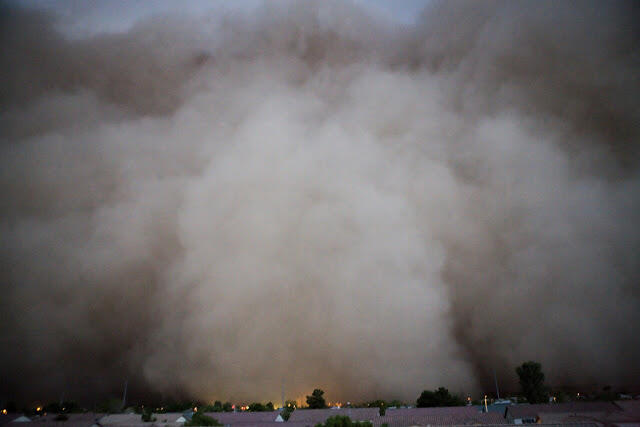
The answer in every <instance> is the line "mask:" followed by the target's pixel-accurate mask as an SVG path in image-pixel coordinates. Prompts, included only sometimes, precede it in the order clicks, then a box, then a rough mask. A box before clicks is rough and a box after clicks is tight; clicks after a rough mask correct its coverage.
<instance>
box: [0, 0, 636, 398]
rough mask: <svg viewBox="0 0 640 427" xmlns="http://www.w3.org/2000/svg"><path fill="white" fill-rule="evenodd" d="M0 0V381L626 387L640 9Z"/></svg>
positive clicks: (74, 388)
mask: <svg viewBox="0 0 640 427" xmlns="http://www.w3.org/2000/svg"><path fill="white" fill-rule="evenodd" d="M1 13H2V17H1V20H2V22H0V43H1V53H0V82H1V83H0V84H1V92H0V111H1V112H0V150H1V152H0V194H1V195H2V203H1V204H0V236H1V237H0V238H1V244H0V280H1V283H2V297H1V298H0V313H1V316H2V322H0V342H2V351H1V352H0V358H1V360H0V362H1V363H0V366H1V368H0V369H1V375H2V377H1V378H2V384H3V390H0V393H1V394H3V395H4V396H22V397H32V398H41V399H43V398H44V397H45V396H54V398H55V397H57V396H59V395H60V393H62V392H65V393H66V395H67V396H84V397H91V396H100V395H104V394H106V393H108V392H110V391H112V390H114V389H119V388H120V387H121V386H122V384H123V383H124V381H125V379H127V378H128V379H129V382H130V387H132V389H137V390H138V391H141V390H142V392H155V393H162V394H163V395H164V396H175V395H185V394H186V395H189V396H193V397H196V398H201V399H206V400H209V399H216V398H218V399H247V400H254V399H255V400H257V399H261V400H268V399H271V400H274V401H278V400H279V396H280V389H281V384H282V383H283V381H284V383H285V389H286V393H287V397H293V398H295V397H298V396H302V395H304V394H305V393H309V391H310V390H311V389H313V388H314V387H320V388H323V389H324V390H326V392H327V396H328V397H329V400H333V399H341V398H346V399H351V400H352V401H354V400H355V401H357V400H364V399H366V398H373V397H384V398H392V397H398V398H405V399H415V397H416V396H417V395H418V394H419V392H420V391H421V390H423V389H425V388H435V387H437V386H441V385H442V386H446V387H448V388H449V389H451V390H452V391H455V392H458V391H465V392H479V391H482V390H487V391H488V390H490V387H492V385H493V370H494V369H495V371H496V373H497V377H498V378H499V380H500V381H501V383H502V384H503V386H504V387H506V388H509V387H511V388H512V389H513V388H514V387H515V384H516V379H515V375H514V370H513V369H514V367H515V366H516V365H518V364H520V363H522V362H523V361H525V360H530V359H533V360H537V361H540V362H541V363H542V365H543V368H544V371H545V372H546V374H547V378H548V380H549V382H550V383H551V384H563V385H571V384H585V383H593V382H598V383H610V384H634V383H635V384H637V383H638V382H639V380H640V364H638V360H640V346H639V345H638V339H637V331H635V332H634V326H635V325H637V324H638V323H639V322H640V301H639V293H640V291H639V288H638V283H640V262H639V259H638V254H639V253H640V227H639V226H638V224H640V193H639V191H638V190H639V184H640V181H639V177H640V175H639V171H640V157H639V154H640V150H639V144H638V142H639V141H640V106H639V100H640V89H639V88H640V84H639V80H638V79H639V77H638V76H639V74H640V73H639V71H640V53H639V52H640V50H639V46H640V42H639V39H640V37H639V34H640V33H639V28H638V23H639V22H640V19H639V18H640V16H639V13H638V7H637V3H632V2H621V3H618V2H613V1H609V2H586V1H585V2H554V1H549V2H546V1H530V2H520V1H506V2H491V1H486V2H457V1H446V2H442V3H440V2H434V3H432V4H430V5H429V6H428V7H427V9H426V10H425V11H424V13H423V14H422V16H421V18H420V19H418V22H417V23H416V24H415V25H408V26H407V25H404V26H402V25H396V24H392V23H390V22H387V21H385V20H384V19H382V18H380V17H375V16H372V15H370V14H369V13H368V12H367V11H366V10H364V9H361V8H359V7H356V6H354V5H352V4H350V3H342V2H334V1H330V2H325V1H322V2H296V3H277V4H270V5H267V6H264V7H261V8H259V9H257V10H254V11H252V12H250V13H235V14H225V15H218V14H215V13H213V14H211V15H210V16H206V17H201V18H190V17H186V16H180V17H177V16H159V17H153V18H149V19H146V20H143V21H141V22H139V23H137V24H136V25H134V26H133V28H131V29H130V30H129V31H127V32H126V33H117V34H103V35H96V36H93V37H85V38H76V39H69V38H65V36H63V35H61V34H60V33H59V32H58V31H57V30H56V26H55V21H54V20H53V19H52V18H51V17H50V16H47V15H44V14H41V13H37V12H33V11H27V10H20V9H16V8H13V7H8V6H4V7H2V12H1ZM74 393H76V394H75V395H74ZM80 393H82V394H80ZM76 398H77V399H80V397H76Z"/></svg>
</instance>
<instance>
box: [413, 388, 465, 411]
mask: <svg viewBox="0 0 640 427" xmlns="http://www.w3.org/2000/svg"><path fill="white" fill-rule="evenodd" d="M462 405H464V400H463V399H461V398H460V397H459V396H454V395H452V394H451V393H449V390H447V389H446V388H444V387H439V388H438V389H437V390H435V391H430V390H425V391H423V392H422V394H420V397H418V400H416V406H417V407H418V408H430V407H434V406H462Z"/></svg>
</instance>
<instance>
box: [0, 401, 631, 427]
mask: <svg viewBox="0 0 640 427" xmlns="http://www.w3.org/2000/svg"><path fill="white" fill-rule="evenodd" d="M280 413H281V410H275V411H268V412H248V411H237V412H208V413H206V415H207V416H210V417H212V418H214V419H216V420H217V421H218V422H219V423H220V425H223V426H230V427H231V426H237V427H259V426H262V427H270V426H271V427H277V426H282V424H283V423H286V425H287V426H289V427H314V426H316V425H318V424H320V425H321V424H323V423H325V422H326V421H327V420H328V419H329V418H331V417H335V416H337V415H339V416H346V417H349V419H351V420H352V421H354V422H368V423H371V425H372V426H374V427H411V426H425V427H426V426H457V425H482V426H497V425H507V424H511V425H515V424H538V425H541V426H570V427H587V426H590V427H608V426H613V427H633V426H640V400H620V401H614V402H569V403H548V404H526V403H525V404H507V405H504V412H495V411H489V412H486V411H485V409H484V407H478V406H471V405H469V406H454V407H436V408H409V407H404V408H390V409H387V410H386V413H385V414H384V415H380V411H379V410H378V408H348V407H347V408H344V407H343V408H338V407H332V408H327V409H297V410H295V411H294V412H293V413H292V414H291V416H290V418H289V420H288V421H284V420H283V419H282V417H281V416H280ZM193 414H194V411H187V412H184V413H180V412H171V413H157V414H154V415H153V418H154V421H152V422H146V423H145V422H143V421H142V420H141V416H140V414H136V413H123V414H100V413H93V412H87V413H79V414H68V415H67V417H66V418H67V419H66V420H64V421H62V420H60V419H59V417H58V415H56V414H46V415H39V416H34V417H27V416H24V415H22V414H17V413H7V414H2V415H0V425H2V426H5V425H7V427H11V426H14V425H16V424H24V423H29V425H32V426H33V427H143V426H147V427H164V426H166V427H180V426H182V425H184V424H185V423H187V422H188V421H189V420H190V419H191V417H192V416H193ZM16 427H17V426H16Z"/></svg>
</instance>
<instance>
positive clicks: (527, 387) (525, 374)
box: [516, 360, 549, 403]
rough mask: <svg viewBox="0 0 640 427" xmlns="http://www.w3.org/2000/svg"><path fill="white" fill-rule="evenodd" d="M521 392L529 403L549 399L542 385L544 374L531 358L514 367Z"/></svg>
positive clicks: (542, 401) (543, 401) (544, 401)
mask: <svg viewBox="0 0 640 427" xmlns="http://www.w3.org/2000/svg"><path fill="white" fill-rule="evenodd" d="M516 373H517V374H518V378H520V387H521V388H522V394H523V395H524V397H526V398H527V401H528V402H529V403H546V402H548V401H549V393H548V391H547V388H546V387H545V385H544V374H543V373H542V367H541V365H540V364H539V363H538V362H534V361H532V360H530V361H528V362H525V363H523V364H522V365H521V366H518V367H517V368H516Z"/></svg>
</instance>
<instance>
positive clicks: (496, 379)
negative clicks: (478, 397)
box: [493, 369, 500, 400]
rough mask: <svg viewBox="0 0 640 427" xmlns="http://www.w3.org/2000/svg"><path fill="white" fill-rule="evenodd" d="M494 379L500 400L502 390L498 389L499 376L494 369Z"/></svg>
mask: <svg viewBox="0 0 640 427" xmlns="http://www.w3.org/2000/svg"><path fill="white" fill-rule="evenodd" d="M493 380H494V381H495V382H496V394H497V395H498V400H500V390H499V389H498V377H496V370H495V369H494V370H493Z"/></svg>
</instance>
